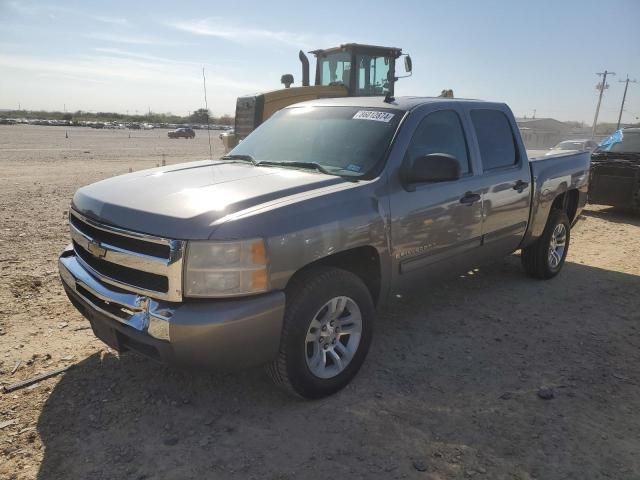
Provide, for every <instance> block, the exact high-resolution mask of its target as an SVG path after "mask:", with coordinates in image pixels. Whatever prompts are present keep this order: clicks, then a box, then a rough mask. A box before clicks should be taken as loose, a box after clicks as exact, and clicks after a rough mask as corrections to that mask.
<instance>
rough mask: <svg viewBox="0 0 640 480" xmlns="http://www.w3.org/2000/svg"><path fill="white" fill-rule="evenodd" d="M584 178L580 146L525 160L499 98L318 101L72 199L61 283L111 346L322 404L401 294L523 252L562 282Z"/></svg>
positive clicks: (535, 272)
mask: <svg viewBox="0 0 640 480" xmlns="http://www.w3.org/2000/svg"><path fill="white" fill-rule="evenodd" d="M588 177H589V153H587V152H583V153H572V154H567V155H564V156H555V157H544V158H542V159H539V160H529V159H528V158H527V154H526V151H525V149H524V147H523V144H522V140H521V138H520V135H519V132H518V128H517V127H516V123H515V121H514V117H513V114H512V113H511V111H510V110H509V108H508V107H507V106H506V105H504V104H501V103H489V102H482V101H475V100H462V99H455V100H454V99H446V98H397V99H393V98H386V99H382V98H341V99H323V100H317V101H311V102H306V103H301V104H297V105H294V106H291V107H288V108H285V109H283V110H281V111H280V112H278V113H277V114H276V115H274V116H273V117H272V118H271V119H269V120H268V121H267V122H265V123H264V124H263V125H261V126H260V127H259V128H258V129H257V130H255V131H254V132H253V133H251V135H249V137H247V138H246V139H245V140H244V141H242V142H241V143H240V144H239V145H238V146H237V147H236V148H235V149H234V150H232V151H231V152H230V154H228V155H226V156H224V157H222V158H221V159H219V160H216V161H199V162H193V163H185V164H180V165H173V166H170V167H162V168H156V169H151V170H147V171H141V172H136V173H131V174H128V175H123V176H120V177H115V178H110V179H107V180H103V181H101V182H98V183H95V184H93V185H89V186H87V187H83V188H81V189H80V190H78V191H77V192H76V194H75V196H74V197H73V202H72V205H71V209H70V215H69V227H70V230H71V238H72V244H71V245H70V246H69V247H68V248H67V249H66V250H65V251H64V252H63V253H62V255H61V257H60V260H59V269H60V275H61V278H62V282H63V285H64V288H65V290H66V292H67V294H68V295H69V298H70V299H71V302H72V303H73V304H74V305H75V306H76V307H77V308H78V310H80V312H82V314H83V315H84V316H85V317H87V318H88V320H89V321H90V322H91V326H92V328H93V331H94V332H95V335H96V336H98V337H99V338H100V339H102V340H103V341H104V342H105V343H107V344H108V345H110V346H111V347H113V348H115V349H118V350H133V351H136V352H139V353H142V354H144V355H147V356H149V357H153V358H156V359H160V360H164V361H169V362H172V363H176V364H182V365H188V366H199V367H205V368H218V367H220V368H230V367H248V366H252V365H261V364H263V365H266V366H267V371H268V372H269V374H270V375H271V377H272V378H273V380H274V381H275V382H276V383H277V384H279V385H281V386H283V387H285V388H287V389H289V390H290V391H292V392H295V393H297V394H299V395H302V396H303V397H307V398H318V397H322V396H325V395H328V394H331V393H333V392H335V391H337V390H339V389H340V388H342V387H343V386H345V385H346V384H347V383H348V382H349V381H350V380H351V379H352V378H353V377H354V375H355V374H356V372H357V371H358V369H359V368H360V366H361V365H362V363H363V361H364V359H365V356H366V354H367V351H368V349H369V345H370V343H371V338H372V333H373V324H374V317H375V309H376V306H378V305H380V304H382V303H384V302H385V300H386V299H387V298H388V297H389V296H390V293H391V292H393V291H396V290H402V289H405V288H408V287H418V288H422V289H424V291H425V294H428V290H427V289H426V287H425V285H427V283H425V282H427V281H428V280H435V281H439V280H440V279H441V278H442V275H443V274H444V273H452V274H456V273H459V272H464V271H467V270H469V268H470V267H474V266H478V265H480V264H482V263H484V262H487V261H490V260H491V259H494V258H496V257H503V256H505V255H509V254H511V253H512V252H514V251H516V250H521V252H522V253H521V258H522V264H523V266H524V270H525V271H526V272H527V273H528V274H530V275H531V276H533V277H536V278H540V279H548V278H551V277H553V276H555V275H556V274H557V273H558V272H559V271H560V269H561V268H562V266H563V263H564V261H565V258H566V255H567V250H568V247H569V239H570V228H571V226H572V225H573V223H574V222H575V221H576V219H577V218H578V215H579V213H580V211H581V210H582V208H583V206H584V205H585V203H586V198H587V183H588Z"/></svg>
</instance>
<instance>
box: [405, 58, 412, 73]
mask: <svg viewBox="0 0 640 480" xmlns="http://www.w3.org/2000/svg"><path fill="white" fill-rule="evenodd" d="M412 69H413V62H412V61H411V56H410V55H407V56H406V57H404V70H405V71H406V72H407V73H411V70H412Z"/></svg>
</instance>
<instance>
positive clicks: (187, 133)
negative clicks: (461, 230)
mask: <svg viewBox="0 0 640 480" xmlns="http://www.w3.org/2000/svg"><path fill="white" fill-rule="evenodd" d="M167 135H168V136H169V138H195V137H196V132H194V131H193V128H190V127H183V128H176V129H175V130H174V131H173V132H169V133H167Z"/></svg>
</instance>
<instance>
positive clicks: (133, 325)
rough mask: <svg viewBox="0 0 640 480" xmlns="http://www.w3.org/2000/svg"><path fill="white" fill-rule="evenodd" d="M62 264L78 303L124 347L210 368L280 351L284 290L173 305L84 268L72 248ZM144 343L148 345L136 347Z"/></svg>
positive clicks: (257, 360)
mask: <svg viewBox="0 0 640 480" xmlns="http://www.w3.org/2000/svg"><path fill="white" fill-rule="evenodd" d="M58 268H59V271H60V278H61V279H62V283H63V285H64V287H65V290H66V292H67V294H68V295H69V297H70V298H71V299H72V301H73V303H74V305H76V307H77V308H78V310H80V312H81V313H82V314H83V315H84V316H85V317H86V318H87V319H88V320H89V321H90V322H91V325H92V327H93V330H94V332H95V333H96V336H98V337H99V338H101V339H102V340H103V341H105V342H106V343H110V342H109V341H107V340H106V339H105V338H103V336H104V335H105V332H113V335H111V334H109V337H110V338H119V339H121V340H122V345H123V348H122V349H133V350H139V351H140V353H143V354H145V355H148V356H152V357H159V358H160V359H162V360H165V361H169V362H174V361H175V362H177V363H180V364H184V365H193V366H202V367H205V368H218V367H219V368H235V367H246V366H251V365H259V364H261V363H265V362H268V361H270V360H272V359H273V358H275V356H276V354H277V351H278V347H279V343H280V333H281V329H282V319H283V316H284V304H285V298H284V293H283V292H271V293H267V294H264V295H258V296H253V297H246V298H240V299H233V300H210V301H192V302H181V303H172V302H165V301H157V300H154V299H151V298H149V297H145V296H141V295H138V294H135V293H128V292H125V291H122V290H120V289H115V288H113V287H111V286H110V285H106V284H104V283H102V282H100V281H99V280H97V279H96V278H95V277H93V276H92V275H91V274H90V273H89V272H88V271H87V270H85V269H84V268H83V266H82V264H81V263H80V262H79V261H78V259H77V257H76V255H75V253H74V251H73V249H72V248H68V249H67V250H65V251H64V252H63V253H62V255H61V256H60V258H59V260H58ZM116 332H117V333H116ZM141 343H143V344H144V345H145V346H146V347H145V349H138V348H135V345H139V344H141ZM132 345H133V347H132ZM112 346H113V345H112ZM116 348H117V347H116ZM150 349H151V350H152V351H153V354H150V353H149V352H150V351H151V350H150Z"/></svg>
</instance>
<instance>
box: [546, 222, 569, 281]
mask: <svg viewBox="0 0 640 480" xmlns="http://www.w3.org/2000/svg"><path fill="white" fill-rule="evenodd" d="M566 248H567V227H565V226H564V224H563V223H559V224H558V225H556V228H554V229H553V233H552V234H551V241H550V245H549V258H548V261H549V267H551V269H552V270H557V269H558V268H560V262H562V258H563V257H564V251H565V249H566Z"/></svg>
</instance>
